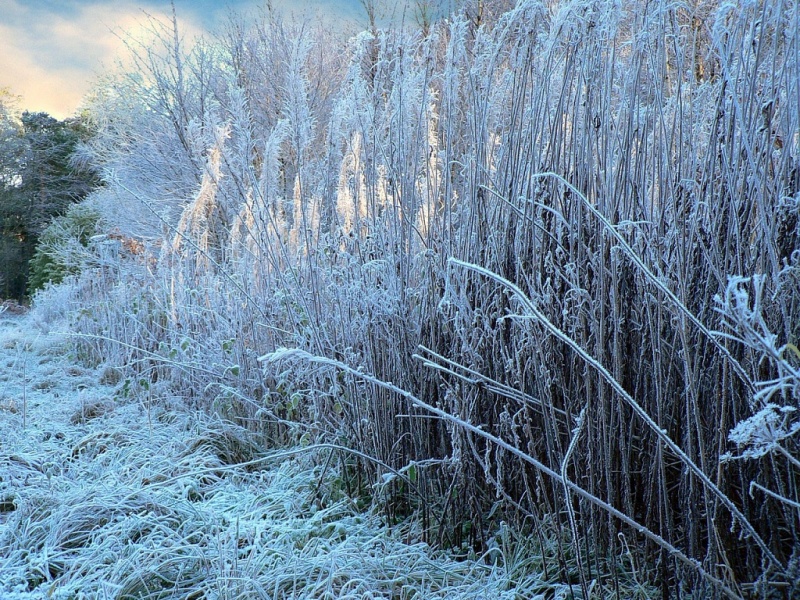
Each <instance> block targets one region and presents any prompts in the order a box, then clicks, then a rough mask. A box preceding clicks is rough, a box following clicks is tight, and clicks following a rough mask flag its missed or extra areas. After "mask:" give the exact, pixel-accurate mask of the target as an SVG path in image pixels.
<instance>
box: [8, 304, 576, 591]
mask: <svg viewBox="0 0 800 600" xmlns="http://www.w3.org/2000/svg"><path fill="white" fill-rule="evenodd" d="M0 365H2V369H0V598H2V599H3V600H22V599H31V598H54V599H79V598H181V599H186V600H188V599H195V600H199V599H201V598H202V599H215V598H359V599H362V598H393V599H398V600H400V599H405V598H409V599H410V598H417V599H423V598H425V599H428V598H430V599H435V598H515V597H520V596H518V595H517V594H518V592H519V591H520V590H521V589H522V588H524V589H526V594H525V595H524V597H528V598H531V597H536V595H535V594H534V595H530V594H531V592H532V591H533V590H536V588H537V587H538V586H537V581H535V580H533V579H531V578H530V576H522V579H520V576H521V572H520V571H518V570H517V569H516V568H514V565H513V564H511V562H512V561H504V560H500V561H497V564H506V562H508V564H506V566H505V567H493V568H490V567H487V566H485V563H484V562H480V563H470V562H456V561H453V560H451V559H448V558H446V557H444V556H441V555H437V554H435V553H434V552H433V551H432V550H431V549H430V548H429V547H427V546H425V545H424V544H414V543H405V542H403V541H401V540H402V539H403V538H402V537H401V536H403V533H404V532H403V531H402V528H399V529H393V530H389V529H387V528H385V527H383V526H382V524H381V522H380V519H379V518H377V517H375V516H370V515H364V514H359V513H358V512H357V511H356V510H355V508H354V507H353V504H352V502H351V501H350V500H349V499H348V498H347V497H346V496H345V495H344V494H343V493H342V490H341V488H340V487H339V486H337V481H338V480H337V479H336V477H335V473H334V472H333V469H327V470H323V465H324V462H325V461H324V460H321V458H323V457H320V456H314V455H313V453H312V452H305V451H300V450H298V451H295V452H291V451H289V452H283V453H278V454H273V455H271V456H270V455H267V454H266V453H265V451H264V450H263V449H262V448H259V447H258V446H257V445H255V444H254V443H253V442H252V440H251V439H249V438H248V436H247V434H246V433H245V432H244V431H242V430H240V429H238V428H236V427H235V426H233V425H231V424H228V423H223V422H220V421H218V420H214V419H212V418H210V417H208V416H203V415H198V414H189V413H187V412H185V411H181V410H179V409H169V408H168V407H165V406H162V405H159V406H152V407H149V408H148V407H147V406H146V405H144V404H143V403H142V402H140V401H137V400H136V399H125V398H121V397H120V396H119V394H117V393H116V389H115V387H113V386H112V385H111V383H112V382H113V381H114V378H113V377H111V376H110V375H111V373H109V372H108V371H105V372H103V371H101V370H91V369H87V368H84V367H82V366H79V365H78V364H77V363H76V362H75V361H73V360H70V356H69V350H68V347H67V346H66V344H64V343H63V341H62V340H61V339H60V338H59V337H58V336H57V335H45V334H42V333H39V332H38V331H37V330H36V328H35V327H34V326H33V325H32V323H31V318H30V317H28V316H9V315H8V314H4V315H0ZM103 382H106V384H104V383H103ZM247 462H249V463H250V464H249V465H247V466H243V465H242V463H247ZM406 533H407V532H406ZM498 552H502V548H500V549H498ZM523 562H524V561H523ZM517 566H519V564H517ZM523 579H524V580H523ZM539 583H540V584H541V585H542V588H541V589H540V590H536V591H540V592H542V593H543V592H545V591H547V592H548V597H559V596H561V592H563V591H564V590H561V589H559V588H558V586H552V585H547V584H544V583H543V582H539ZM514 588H516V591H515V589H514ZM553 592H556V593H555V596H554V595H553Z"/></svg>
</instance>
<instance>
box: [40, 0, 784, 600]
mask: <svg viewBox="0 0 800 600" xmlns="http://www.w3.org/2000/svg"><path fill="white" fill-rule="evenodd" d="M496 6H497V5H494V7H495V8H496ZM473 8H474V7H473ZM484 8H485V10H484V11H483V12H480V13H479V12H476V11H475V10H471V5H469V4H468V6H467V7H466V8H465V9H464V10H462V11H461V12H459V13H456V14H453V15H450V16H449V17H448V18H447V19H443V20H441V21H440V22H438V23H436V24H435V26H433V27H432V28H431V29H430V31H429V32H428V34H427V35H424V36H423V35H421V34H420V33H419V32H416V31H414V28H412V27H406V28H400V27H395V28H387V29H384V30H378V29H374V30H372V31H365V32H362V33H360V34H358V35H356V36H354V37H352V38H351V39H350V40H349V41H348V42H347V43H346V44H344V43H343V42H341V41H339V38H338V37H337V35H336V34H335V33H334V32H331V31H327V30H324V29H321V28H316V27H312V26H310V25H308V24H297V23H291V22H284V21H281V20H280V19H278V18H277V17H276V16H275V15H273V14H271V13H269V12H267V13H265V14H263V15H261V16H260V17H259V18H257V19H241V20H237V19H236V18H232V20H231V22H230V23H229V24H228V25H227V26H226V28H225V29H224V30H223V31H222V32H221V33H220V34H219V35H218V36H217V37H215V38H213V39H209V40H200V41H195V42H193V43H192V44H188V43H187V42H186V41H185V40H183V39H182V38H181V37H180V31H179V30H178V29H174V28H173V24H158V23H153V28H154V33H155V34H156V35H155V40H156V41H155V42H153V43H148V44H138V45H137V43H135V42H134V41H132V42H131V49H132V52H133V54H134V56H135V57H136V60H137V70H136V72H135V73H133V74H129V75H118V76H115V77H114V78H109V79H108V80H107V81H105V82H104V84H103V85H102V86H100V87H98V91H97V93H96V98H95V99H94V101H93V104H92V107H91V108H92V113H93V114H94V116H95V119H96V122H97V126H98V128H99V134H98V137H97V138H96V139H95V141H94V142H93V145H92V147H90V148H87V159H90V160H93V161H95V163H96V164H98V165H99V166H100V167H101V168H103V169H105V173H106V187H105V188H103V189H102V190H100V191H99V192H97V193H96V194H95V196H94V197H93V198H92V199H91V200H90V201H91V202H93V203H95V204H96V205H97V206H99V207H101V208H102V209H103V211H104V214H105V215H106V218H107V220H108V222H109V223H110V224H111V225H113V226H114V227H117V228H118V229H117V230H116V231H115V232H114V233H112V234H111V235H109V236H108V237H107V238H106V239H105V241H98V242H97V244H96V257H95V258H94V259H93V260H94V263H93V265H94V266H92V267H91V268H87V270H85V271H84V274H83V276H82V278H81V279H79V280H76V281H75V282H74V286H73V288H72V289H73V290H74V292H72V296H71V298H72V300H71V301H72V302H75V303H76V304H75V306H78V307H80V310H79V311H78V312H76V313H75V314H76V318H75V328H76V332H77V334H78V337H77V340H78V348H79V349H80V351H81V353H82V354H83V356H85V357H86V358H87V359H90V360H95V361H101V360H103V361H108V362H110V363H113V364H114V365H118V366H123V367H124V368H125V369H126V377H128V378H129V379H128V381H129V386H130V391H131V393H144V394H148V395H151V396H152V395H158V394H159V393H162V392H161V391H160V390H166V389H169V390H170V393H171V394H175V393H178V394H180V395H182V396H184V397H185V399H186V402H187V403H190V404H192V405H195V406H203V407H205V408H207V409H209V410H213V411H217V412H219V413H221V414H223V415H225V416H227V417H229V418H231V419H235V420H238V422H239V423H241V424H246V425H247V426H248V427H250V428H252V429H253V430H256V431H260V432H261V433H263V435H264V436H265V438H264V439H265V440H268V442H269V443H271V444H275V445H282V444H287V443H305V442H306V441H310V440H312V439H313V440H317V441H325V442H329V443H333V444H338V445H341V446H348V447H350V448H353V449H356V450H358V451H359V452H360V453H363V454H364V455H367V456H369V457H371V460H367V459H364V460H359V462H358V463H356V462H354V459H353V455H352V454H350V455H345V454H342V458H341V468H342V469H343V473H345V475H346V476H347V478H348V485H349V486H350V489H351V493H353V494H354V495H360V496H361V497H362V498H366V499H367V500H369V499H370V494H371V493H372V491H373V487H372V484H373V483H374V482H376V481H381V478H382V477H383V480H382V481H384V483H385V482H386V481H389V479H391V478H392V477H394V479H393V480H391V481H389V484H390V485H382V486H381V488H380V489H381V490H382V491H381V494H380V497H377V496H376V497H375V498H372V499H373V500H374V501H375V502H376V503H377V505H379V506H380V507H381V510H383V511H384V512H385V514H386V517H387V518H388V519H390V520H400V519H402V518H405V517H407V516H408V515H409V514H414V515H417V518H418V519H419V520H420V531H421V533H420V535H422V536H423V537H425V538H426V539H427V540H428V541H431V542H435V543H439V544H442V545H444V546H447V547H451V548H456V549H458V548H462V549H464V551H465V552H467V551H468V550H469V549H470V548H471V549H472V550H474V551H475V552H477V553H478V555H479V554H480V552H481V551H482V550H483V549H485V545H486V540H487V539H488V538H487V537H485V536H488V535H489V532H491V531H492V530H493V529H496V528H497V527H498V524H499V521H500V520H501V519H506V520H513V521H514V522H515V523H516V526H517V527H518V528H520V530H521V531H523V532H524V533H526V535H527V534H529V535H530V539H532V540H534V543H535V540H536V539H537V532H538V531H540V528H541V527H543V524H544V523H550V522H555V523H556V524H557V525H558V526H560V527H561V528H562V530H563V531H564V532H565V537H564V540H565V541H564V545H563V546H562V547H561V548H559V551H558V556H559V557H561V558H562V559H563V562H562V564H566V558H565V557H567V556H570V557H576V560H577V564H578V565H579V569H578V570H577V571H573V572H572V573H567V572H566V568H565V573H564V574H563V576H564V577H565V578H566V579H569V578H572V583H573V584H574V585H575V589H576V590H579V589H581V588H583V592H584V594H586V593H588V591H589V588H590V587H592V585H595V586H597V585H600V586H601V588H602V589H604V590H611V592H613V591H614V586H615V584H616V581H617V579H616V577H617V576H618V574H619V573H620V572H621V571H623V570H629V569H630V568H631V562H630V561H631V560H634V561H635V563H636V565H637V572H639V573H640V574H641V576H642V577H643V578H645V579H646V580H647V581H649V582H650V583H653V584H655V585H657V586H659V587H660V588H661V590H662V592H663V594H664V597H676V596H678V597H685V596H686V595H687V594H692V597H712V596H724V595H727V596H730V597H742V596H747V595H753V594H754V595H758V596H763V597H773V596H775V597H788V596H791V595H792V594H793V593H795V594H796V593H800V589H798V588H797V587H796V583H794V582H796V581H797V577H798V574H800V542H799V541H798V540H800V537H799V536H798V527H800V504H799V503H800V492H799V491H798V487H797V486H798V479H799V478H800V462H798V461H799V460H800V447H798V436H797V435H796V433H797V431H798V430H800V421H798V417H797V408H798V404H799V403H800V370H799V367H798V366H799V365H800V351H798V349H797V347H798V345H800V343H799V342H798V338H800V285H798V283H799V282H800V243H799V242H800V239H799V238H800V236H799V234H798V226H797V225H798V212H799V209H800V204H799V203H800V170H799V167H800V139H799V138H800V129H799V128H800V70H799V69H800V64H799V63H798V61H799V60H800V46H799V45H798V43H799V40H798V32H800V12H799V10H798V5H797V3H795V2H790V1H780V0H764V1H760V2H746V3H737V4H735V5H733V4H720V3H718V2H714V1H710V2H691V3H668V2H663V1H659V2H630V3H616V2H604V1H583V0H580V1H575V2H552V3H548V2H535V1H522V2H520V4H518V5H517V6H516V7H513V8H510V10H508V12H500V11H499V10H496V11H495V12H492V10H490V9H491V8H492V6H489V7H484ZM49 293H50V294H57V293H58V292H56V291H52V290H51V291H50V292H49ZM43 298H44V297H43ZM59 298H61V299H62V300H63V298H64V296H63V294H62V295H60V296H59ZM282 348H287V349H290V350H292V351H288V352H287V351H282V350H280V349H282ZM731 432H733V433H731ZM385 466H390V467H392V468H393V469H395V470H398V471H399V472H400V473H401V474H402V475H404V476H405V479H403V478H402V477H397V476H396V475H393V474H392V472H391V471H387V470H386V468H385ZM387 478H388V479H387ZM556 568H557V567H556ZM593 582H594V583H593ZM792 586H795V587H792ZM595 589H600V588H597V587H595ZM576 593H577V592H576Z"/></svg>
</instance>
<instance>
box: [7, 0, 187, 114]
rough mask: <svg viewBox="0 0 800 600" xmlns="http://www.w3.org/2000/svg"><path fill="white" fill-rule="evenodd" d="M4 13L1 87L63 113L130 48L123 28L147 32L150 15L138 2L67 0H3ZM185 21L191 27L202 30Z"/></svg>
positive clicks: (25, 103)
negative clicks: (54, 4)
mask: <svg viewBox="0 0 800 600" xmlns="http://www.w3.org/2000/svg"><path fill="white" fill-rule="evenodd" d="M0 13H2V14H3V15H4V18H3V20H2V23H0V88H2V87H9V88H11V90H12V91H13V92H14V93H15V94H19V95H21V96H22V107H23V108H25V109H27V110H31V111H45V112H48V113H50V114H52V115H53V116H56V117H58V118H64V117H66V116H69V115H71V114H73V113H74V112H75V110H76V109H77V108H78V107H79V105H80V102H81V99H82V98H83V97H84V95H85V94H86V92H87V91H88V90H89V88H90V85H91V82H92V80H93V79H94V78H95V77H96V76H97V75H98V74H100V73H101V72H102V71H103V69H108V68H111V67H112V66H113V65H114V63H115V61H116V60H117V59H119V58H121V57H123V56H124V55H125V54H126V52H125V45H124V42H123V41H122V39H123V37H124V35H123V34H125V33H129V34H133V35H137V33H138V34H143V32H144V28H145V26H146V23H147V18H148V17H147V15H146V14H145V12H143V11H142V10H141V9H140V8H138V7H137V6H136V5H135V4H132V3H130V4H127V3H114V4H113V5H111V4H98V3H86V2H84V3H80V4H77V3H71V4H70V3H64V4H63V5H62V6H61V7H59V9H58V12H56V11H54V10H52V9H51V7H49V6H47V5H44V6H42V3H37V2H22V1H18V0H0ZM147 14H149V15H151V16H152V17H154V18H160V19H167V18H169V16H168V15H167V14H166V13H165V12H163V11H155V10H148V11H147ZM181 21H182V25H183V27H184V29H185V30H187V31H194V32H199V31H200V26H199V24H197V23H195V22H192V21H191V20H189V19H185V18H182V19H181Z"/></svg>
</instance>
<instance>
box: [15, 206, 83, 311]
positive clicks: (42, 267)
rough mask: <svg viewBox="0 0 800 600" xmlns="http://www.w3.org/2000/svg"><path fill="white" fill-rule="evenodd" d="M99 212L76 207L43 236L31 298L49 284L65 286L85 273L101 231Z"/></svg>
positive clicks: (35, 256)
mask: <svg viewBox="0 0 800 600" xmlns="http://www.w3.org/2000/svg"><path fill="white" fill-rule="evenodd" d="M98 218H99V214H98V213H97V211H96V210H95V209H93V208H91V207H89V206H87V205H86V204H75V205H74V206H72V207H70V209H69V210H68V211H67V214H65V215H64V216H61V217H57V218H56V219H54V220H53V222H52V223H50V225H48V226H47V228H46V229H45V230H44V231H43V232H42V236H41V238H40V239H39V244H38V246H37V247H36V251H35V252H34V254H33V258H32V259H31V262H30V278H29V280H28V294H30V295H31V296H33V294H34V293H35V292H36V291H37V290H40V289H42V288H44V286H45V285H46V284H47V283H54V284H56V283H61V282H62V281H63V280H64V277H66V276H67V275H72V274H76V273H78V272H79V271H80V270H81V267H82V266H83V265H84V264H85V262H86V260H87V258H88V245H89V239H90V238H91V236H92V235H93V234H94V233H95V232H96V230H97V220H98Z"/></svg>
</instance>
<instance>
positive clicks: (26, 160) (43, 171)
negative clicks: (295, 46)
mask: <svg viewBox="0 0 800 600" xmlns="http://www.w3.org/2000/svg"><path fill="white" fill-rule="evenodd" d="M16 104H17V101H16V99H15V98H14V97H13V95H12V94H11V93H10V92H9V91H8V90H0V298H13V299H16V300H18V301H22V300H24V299H25V298H26V297H28V295H29V294H30V293H32V292H34V291H36V290H37V289H39V288H41V287H42V286H43V285H44V284H45V283H47V282H48V281H50V280H52V279H56V280H60V274H59V273H58V269H53V268H52V265H51V262H52V261H51V260H50V259H49V258H47V251H46V249H43V251H42V253H40V255H39V256H38V257H37V261H36V263H35V264H34V265H33V271H34V274H33V277H31V269H32V266H31V260H32V259H34V256H35V254H36V248H37V246H38V245H39V242H40V241H41V239H42V236H43V235H44V233H45V231H46V230H47V227H48V226H49V225H51V224H52V222H53V220H54V219H55V218H56V217H61V216H64V215H65V214H66V213H67V211H68V209H69V208H70V207H71V206H72V205H74V204H76V203H77V202H80V201H81V200H82V199H84V198H85V197H86V196H87V195H88V193H89V192H90V191H91V190H92V189H93V188H95V187H96V186H97V185H98V184H99V182H100V180H99V177H98V175H97V173H96V172H95V171H94V169H93V168H92V167H91V166H89V165H87V164H82V163H80V161H79V160H77V159H76V156H77V154H76V151H77V150H78V148H79V145H80V144H81V143H83V142H85V141H87V140H88V139H89V137H91V129H90V127H89V125H88V120H87V118H86V116H85V115H84V116H78V117H74V118H69V119H65V120H63V121H59V120H57V119H55V118H53V117H51V116H50V115H48V114H46V113H42V112H35V113H32V112H27V111H26V112H22V113H21V114H20V113H19V112H18V110H17V107H16ZM89 233H90V232H88V231H87V235H88V234H89ZM91 233H93V232H91Z"/></svg>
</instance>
